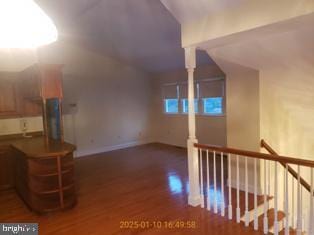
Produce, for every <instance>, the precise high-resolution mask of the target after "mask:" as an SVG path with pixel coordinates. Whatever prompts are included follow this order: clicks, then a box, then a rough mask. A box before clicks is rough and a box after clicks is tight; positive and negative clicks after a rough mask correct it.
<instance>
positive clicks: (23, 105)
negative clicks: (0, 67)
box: [0, 64, 63, 118]
mask: <svg viewBox="0 0 314 235" xmlns="http://www.w3.org/2000/svg"><path fill="white" fill-rule="evenodd" d="M62 97H63V91H62V65H56V64H35V65H33V66H30V67H28V68H26V69H25V70H23V71H22V72H20V73H8V72H2V73H0V118H10V117H29V116H40V115H42V104H43V102H42V101H43V100H44V99H51V98H58V99H62Z"/></svg>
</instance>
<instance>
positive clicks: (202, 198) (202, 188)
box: [200, 149, 204, 208]
mask: <svg viewBox="0 0 314 235" xmlns="http://www.w3.org/2000/svg"><path fill="white" fill-rule="evenodd" d="M202 152H203V151H202V149H200V177H201V208H204V186H203V157H202Z"/></svg>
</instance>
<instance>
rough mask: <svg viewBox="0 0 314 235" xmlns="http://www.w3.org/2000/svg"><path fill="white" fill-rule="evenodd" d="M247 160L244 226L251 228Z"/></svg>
mask: <svg viewBox="0 0 314 235" xmlns="http://www.w3.org/2000/svg"><path fill="white" fill-rule="evenodd" d="M244 160H245V163H244V164H245V170H244V171H245V173H244V174H245V215H244V216H245V218H244V224H245V226H246V227H247V226H249V223H250V213H249V183H248V169H247V157H245V158H244Z"/></svg>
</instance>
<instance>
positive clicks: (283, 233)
mask: <svg viewBox="0 0 314 235" xmlns="http://www.w3.org/2000/svg"><path fill="white" fill-rule="evenodd" d="M279 235H285V230H284V229H283V230H282V231H280V232H279ZM289 235H297V230H295V229H293V228H290V231H289ZM302 235H306V233H305V232H303V233H302Z"/></svg>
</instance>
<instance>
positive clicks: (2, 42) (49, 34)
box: [0, 0, 58, 48]
mask: <svg viewBox="0 0 314 235" xmlns="http://www.w3.org/2000/svg"><path fill="white" fill-rule="evenodd" d="M57 39H58V31H57V28H56V26H55V25H54V23H53V22H52V20H51V19H50V18H49V16H48V15H46V14H45V12H44V11H43V10H42V9H41V8H40V7H39V6H38V5H37V4H36V3H35V2H34V1H33V0H0V48H36V47H39V46H42V45H46V44H49V43H52V42H55V41H56V40H57Z"/></svg>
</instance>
